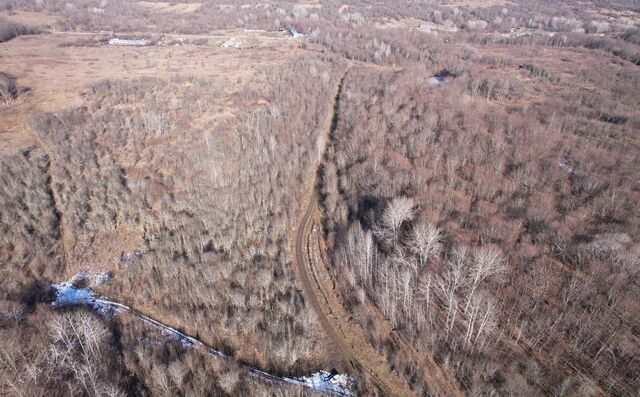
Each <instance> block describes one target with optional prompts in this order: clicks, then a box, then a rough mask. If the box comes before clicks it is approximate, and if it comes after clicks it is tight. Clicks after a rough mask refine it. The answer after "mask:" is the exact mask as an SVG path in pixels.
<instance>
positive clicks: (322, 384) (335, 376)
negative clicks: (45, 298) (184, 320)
mask: <svg viewBox="0 0 640 397" xmlns="http://www.w3.org/2000/svg"><path fill="white" fill-rule="evenodd" d="M89 280H90V281H91V283H94V284H96V285H98V284H99V283H101V282H104V281H105V280H106V281H108V280H111V276H109V275H107V274H105V273H98V274H97V275H94V276H93V277H92V276H91V274H90V272H88V271H87V272H82V273H80V274H77V275H75V276H74V277H73V278H72V279H71V280H70V281H66V282H63V283H59V284H52V287H53V289H54V290H55V292H56V299H55V301H54V302H53V303H52V306H53V307H54V308H56V309H58V308H62V307H69V306H76V305H87V306H91V307H92V308H93V309H94V310H96V311H97V312H98V313H100V314H102V315H107V314H113V313H118V312H128V313H130V314H132V315H134V316H135V317H137V318H138V319H139V320H141V321H142V322H144V323H146V324H148V325H150V326H152V327H153V328H155V329H156V330H159V331H160V332H162V333H163V334H164V335H167V336H169V337H172V338H175V339H176V340H177V341H179V342H180V343H182V345H183V346H184V347H185V348H192V347H202V348H204V349H206V351H207V352H208V353H209V354H211V355H212V356H215V357H220V358H223V359H226V360H232V361H235V359H234V358H233V357H230V356H227V355H226V354H224V353H222V352H220V351H218V350H215V349H213V348H211V347H209V346H207V345H205V344H204V343H203V342H202V341H200V340H198V339H196V338H193V337H191V336H188V335H185V334H183V333H182V332H180V331H178V330H177V329H175V328H172V327H170V326H168V325H165V324H162V323H161V322H159V321H156V320H154V319H152V318H150V317H147V316H145V315H144V314H142V313H139V312H137V311H136V310H134V309H132V308H130V307H129V306H126V305H123V304H121V303H117V302H112V301H109V300H106V299H102V298H96V296H95V295H94V293H93V291H91V289H89V288H80V287H77V286H76V285H74V283H80V282H87V281H89ZM96 280H98V281H96ZM235 362H236V363H237V364H238V365H239V366H240V367H242V368H245V369H246V370H247V371H249V373H250V374H251V375H252V376H254V377H256V378H258V379H262V380H265V381H267V382H271V383H275V384H291V385H297V386H301V387H306V388H309V389H311V390H314V391H318V392H323V393H327V394H333V395H338V396H351V395H354V391H353V390H354V389H355V387H354V386H355V379H354V378H353V377H351V376H349V375H344V374H339V373H338V372H336V371H331V372H328V371H319V372H316V373H314V374H311V375H309V376H302V377H296V378H293V377H291V378H289V377H284V376H277V375H273V374H270V373H268V372H264V371H261V370H259V369H257V368H253V367H251V366H249V365H247V364H244V363H242V362H237V361H235Z"/></svg>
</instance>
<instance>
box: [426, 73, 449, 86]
mask: <svg viewBox="0 0 640 397" xmlns="http://www.w3.org/2000/svg"><path fill="white" fill-rule="evenodd" d="M444 81H445V77H444V76H440V75H436V76H431V77H429V78H428V79H427V84H429V85H435V86H438V85H442V83H444Z"/></svg>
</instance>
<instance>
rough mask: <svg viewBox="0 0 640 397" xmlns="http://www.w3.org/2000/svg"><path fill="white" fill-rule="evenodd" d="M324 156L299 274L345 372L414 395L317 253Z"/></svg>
mask: <svg viewBox="0 0 640 397" xmlns="http://www.w3.org/2000/svg"><path fill="white" fill-rule="evenodd" d="M350 68H351V66H349V67H348V68H347V70H346V71H345V72H344V74H343V75H342V77H341V78H340V80H339V82H338V86H337V89H336V96H335V99H334V104H333V108H332V114H331V116H330V117H329V118H328V121H327V125H326V126H325V129H324V137H323V138H324V143H325V147H326V143H327V142H328V140H329V138H330V137H331V135H332V133H333V131H334V130H335V128H336V125H337V121H338V112H339V105H340V96H341V94H342V88H343V84H344V80H345V78H346V76H347V74H348V72H349V69H350ZM322 157H323V155H322V153H321V154H320V156H319V159H318V161H317V163H316V164H315V166H314V167H313V169H312V173H311V176H310V181H309V184H308V192H307V198H306V200H305V203H307V205H306V207H305V208H304V213H303V215H302V219H301V220H300V222H299V224H298V229H297V231H296V238H295V246H294V252H295V261H294V262H295V266H296V270H297V271H296V273H297V275H298V277H299V279H300V281H301V282H302V287H303V289H304V295H305V297H306V298H307V300H308V301H309V302H310V303H311V305H312V306H313V308H314V310H315V311H316V313H317V315H318V317H319V319H320V323H321V325H322V327H323V329H324V330H325V332H326V333H327V334H328V336H329V337H330V338H331V339H332V340H333V341H334V342H335V343H336V345H337V347H338V349H339V352H340V355H341V361H342V363H343V366H344V369H348V368H354V369H357V370H361V371H363V372H365V373H366V374H367V375H368V376H369V377H371V380H372V381H373V383H374V384H375V385H376V386H377V387H379V388H380V389H381V390H382V391H383V392H384V393H385V394H386V395H388V396H412V395H415V393H414V392H413V391H412V390H411V389H410V388H409V386H408V385H407V384H406V382H405V381H404V380H403V379H402V378H401V377H400V376H398V375H397V374H396V373H394V372H393V371H392V370H391V368H390V366H389V363H388V362H387V360H386V359H385V358H384V357H382V356H381V355H380V354H379V353H378V352H377V351H376V350H375V348H374V347H373V346H372V345H371V344H370V343H369V341H368V340H367V337H366V335H365V333H364V331H363V330H362V329H361V328H360V327H359V326H358V325H357V324H354V323H353V322H351V321H349V317H350V316H349V314H348V313H347V311H346V309H345V308H344V307H343V306H342V304H341V303H340V300H339V299H338V297H337V296H336V294H334V293H333V290H332V289H333V282H332V280H331V277H330V275H329V271H328V269H327V268H326V267H325V266H324V263H323V261H322V260H318V259H319V255H320V251H319V250H318V249H315V250H314V247H313V246H312V244H311V235H312V233H314V232H318V231H320V227H319V225H320V223H318V220H319V219H321V218H320V217H319V215H320V211H319V208H318V197H317V194H316V191H315V186H316V174H317V171H318V166H319V163H320V161H321V159H322Z"/></svg>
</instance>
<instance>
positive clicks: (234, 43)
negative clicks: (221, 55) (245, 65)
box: [221, 37, 242, 48]
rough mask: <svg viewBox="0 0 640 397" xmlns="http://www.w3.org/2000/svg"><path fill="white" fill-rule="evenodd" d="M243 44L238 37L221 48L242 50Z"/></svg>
mask: <svg viewBox="0 0 640 397" xmlns="http://www.w3.org/2000/svg"><path fill="white" fill-rule="evenodd" d="M241 43H242V42H241V41H240V39H238V38H236V37H232V38H230V39H229V40H227V41H225V42H224V43H222V45H221V47H222V48H240V44H241Z"/></svg>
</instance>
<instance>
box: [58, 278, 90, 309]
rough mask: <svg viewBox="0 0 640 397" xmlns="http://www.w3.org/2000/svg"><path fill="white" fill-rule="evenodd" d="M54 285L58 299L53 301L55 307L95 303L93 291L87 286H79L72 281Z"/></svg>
mask: <svg viewBox="0 0 640 397" xmlns="http://www.w3.org/2000/svg"><path fill="white" fill-rule="evenodd" d="M52 287H53V289H55V290H56V300H55V301H54V302H53V307H55V308H59V307H64V306H75V305H93V304H94V303H95V298H94V297H93V292H91V291H90V290H88V289H85V288H78V287H76V286H74V285H73V284H72V283H71V282H66V283H61V284H53V285H52Z"/></svg>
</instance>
